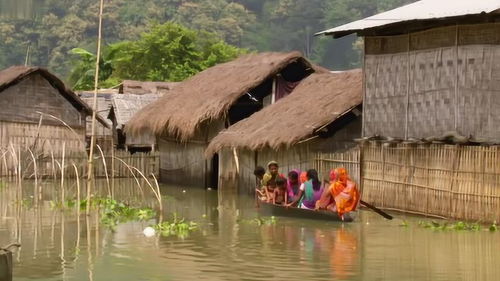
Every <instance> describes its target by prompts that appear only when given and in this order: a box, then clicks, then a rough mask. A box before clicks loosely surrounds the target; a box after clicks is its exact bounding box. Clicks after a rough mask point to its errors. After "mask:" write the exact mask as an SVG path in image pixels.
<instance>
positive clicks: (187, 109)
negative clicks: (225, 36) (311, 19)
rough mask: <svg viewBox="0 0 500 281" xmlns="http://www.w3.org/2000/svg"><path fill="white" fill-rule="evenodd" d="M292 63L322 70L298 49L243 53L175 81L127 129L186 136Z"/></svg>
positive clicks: (222, 114)
mask: <svg viewBox="0 0 500 281" xmlns="http://www.w3.org/2000/svg"><path fill="white" fill-rule="evenodd" d="M294 63H295V64H301V65H302V66H305V68H307V69H308V70H307V71H310V72H314V71H315V70H318V71H324V70H323V69H319V68H317V69H313V68H314V67H313V65H312V64H311V63H309V62H308V61H307V60H306V59H304V58H303V57H302V55H301V54H300V53H299V52H290V53H260V54H248V55H243V56H241V57H239V58H238V59H235V60H233V61H231V62H227V63H223V64H219V65H216V66H214V67H211V68H209V69H207V70H205V71H202V72H200V73H199V74H197V75H195V76H193V77H191V78H190V79H188V80H186V81H184V82H182V83H181V84H179V85H177V86H176V87H175V88H174V89H173V90H171V91H170V92H169V93H167V94H166V95H164V96H163V97H162V98H160V99H159V100H158V101H156V102H155V103H153V104H150V105H148V106H146V107H145V108H144V109H142V110H141V111H139V112H138V113H137V114H136V115H135V116H134V118H132V120H130V122H129V124H128V126H127V131H128V132H130V133H133V134H136V133H140V131H142V130H145V129H146V130H151V131H152V132H154V133H155V134H157V135H159V134H162V133H164V132H169V134H171V135H174V136H176V137H178V138H179V139H182V140H186V139H189V138H190V137H192V136H193V135H194V134H195V131H196V129H197V128H198V126H199V125H200V124H201V123H202V122H204V121H208V120H215V119H218V118H220V117H222V116H225V115H227V114H228V111H229V108H230V107H231V106H232V105H233V104H234V103H236V102H237V100H238V99H239V98H240V97H242V96H244V95H246V94H247V93H248V92H249V91H251V90H252V89H254V88H256V87H257V86H259V85H261V84H262V83H263V82H264V81H265V80H266V79H268V78H271V77H272V76H273V75H275V74H277V73H279V72H280V71H282V70H283V69H284V68H286V67H289V66H290V65H291V64H294Z"/></svg>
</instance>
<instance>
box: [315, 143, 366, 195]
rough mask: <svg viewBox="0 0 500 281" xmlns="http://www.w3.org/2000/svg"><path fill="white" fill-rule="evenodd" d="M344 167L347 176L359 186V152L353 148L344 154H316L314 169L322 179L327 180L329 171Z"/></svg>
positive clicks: (357, 148) (356, 148)
mask: <svg viewBox="0 0 500 281" xmlns="http://www.w3.org/2000/svg"><path fill="white" fill-rule="evenodd" d="M340 167H344V168H346V170H347V172H348V173H349V176H350V177H351V179H352V180H354V181H355V182H356V183H358V185H359V186H360V184H361V181H360V172H361V171H360V150H359V147H355V148H353V149H351V150H349V151H345V152H337V153H335V152H332V153H325V152H319V153H316V157H315V159H314V168H315V169H316V170H317V171H318V172H319V174H320V176H321V178H322V179H328V176H329V173H330V171H331V170H333V169H336V168H340Z"/></svg>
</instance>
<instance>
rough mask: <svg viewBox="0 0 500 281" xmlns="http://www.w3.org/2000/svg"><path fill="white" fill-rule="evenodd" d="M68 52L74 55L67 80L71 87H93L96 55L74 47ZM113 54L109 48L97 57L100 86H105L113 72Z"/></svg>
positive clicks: (85, 88) (84, 88) (75, 88)
mask: <svg viewBox="0 0 500 281" xmlns="http://www.w3.org/2000/svg"><path fill="white" fill-rule="evenodd" d="M70 54H72V55H74V56H75V57H76V58H75V59H74V67H73V69H72V70H71V73H70V75H69V82H70V84H71V85H73V89H74V90H90V89H93V88H94V78H95V62H96V59H97V56H96V55H95V54H93V53H91V52H89V51H87V50H85V49H82V48H74V49H72V50H71V51H70ZM114 54H115V52H114V50H113V49H109V50H107V52H105V54H104V56H101V58H100V59H99V81H100V86H101V87H106V86H108V85H109V83H110V81H108V79H109V78H110V76H111V74H112V73H113V66H112V59H113V57H114Z"/></svg>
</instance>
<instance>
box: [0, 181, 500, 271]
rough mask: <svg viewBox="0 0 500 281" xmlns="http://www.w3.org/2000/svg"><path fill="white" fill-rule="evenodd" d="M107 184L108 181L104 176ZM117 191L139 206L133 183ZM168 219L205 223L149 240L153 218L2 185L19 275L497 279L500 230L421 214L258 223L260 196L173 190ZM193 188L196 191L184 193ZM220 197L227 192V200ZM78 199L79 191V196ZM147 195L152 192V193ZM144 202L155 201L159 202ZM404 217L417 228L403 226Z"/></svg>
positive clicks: (1, 215) (1, 233)
mask: <svg viewBox="0 0 500 281" xmlns="http://www.w3.org/2000/svg"><path fill="white" fill-rule="evenodd" d="M103 183H104V182H103ZM117 186H118V187H117V188H116V190H115V194H116V196H117V197H118V198H121V199H122V200H127V201H130V202H132V203H133V204H138V203H137V202H140V201H141V200H140V198H141V195H140V193H139V192H137V188H135V187H134V185H133V183H131V182H130V181H122V182H119V183H118V184H117ZM162 188H163V190H162V191H163V194H164V195H167V196H166V197H165V199H164V204H165V207H166V210H165V212H164V213H165V216H168V215H169V214H172V213H173V212H176V213H177V214H178V215H179V217H184V218H186V219H189V220H193V221H196V222H198V223H199V224H200V228H199V229H198V230H196V231H194V232H192V233H191V234H190V235H189V236H188V237H184V238H180V237H175V236H174V237H153V238H146V237H144V235H143V234H142V230H143V229H144V228H145V227H146V226H148V225H150V224H152V223H153V222H154V221H149V222H129V223H124V224H120V225H119V226H118V227H117V228H116V230H115V231H111V230H109V229H108V228H106V227H104V226H103V225H100V224H99V223H98V222H99V218H98V216H96V215H95V214H93V215H91V216H90V217H87V216H85V215H81V216H80V217H79V218H78V217H77V216H76V211H75V210H73V211H60V210H53V209H51V207H50V202H49V201H50V200H51V199H52V198H53V197H54V196H56V194H57V192H58V185H57V184H55V185H53V184H51V183H49V182H46V183H44V185H43V190H44V192H43V202H40V203H39V204H38V206H37V207H34V206H32V205H31V204H30V203H29V202H30V201H31V200H30V190H31V189H32V188H31V187H29V184H28V186H27V187H25V188H24V190H23V195H22V196H23V198H25V199H27V200H22V201H20V200H19V199H18V197H16V196H19V194H18V193H17V192H16V187H15V186H12V185H8V184H5V183H4V184H3V185H2V187H0V245H6V244H8V243H10V242H12V241H17V240H19V241H20V242H21V244H22V248H21V249H20V250H19V251H17V252H15V254H14V259H15V264H14V266H15V268H14V276H15V277H14V280H35V279H36V280H196V279H199V280H497V279H498V276H500V269H499V267H498V266H496V261H498V260H499V259H500V251H499V245H500V233H497V232H495V233H490V232H488V231H486V230H483V231H478V232H467V231H434V230H431V229H426V228H422V227H419V226H418V225H417V222H418V221H421V220H425V219H423V218H419V217H409V216H403V215H401V214H394V216H395V217H397V219H395V220H393V221H386V220H384V219H383V218H381V217H379V216H378V215H376V214H373V213H371V212H369V211H360V212H359V213H358V217H357V221H356V222H354V223H351V224H342V223H329V222H315V221H306V220H296V219H285V218H278V219H277V222H276V223H275V224H269V225H267V224H264V225H258V224H255V223H249V222H248V220H250V219H252V218H255V217H256V216H257V213H256V210H255V208H254V204H253V202H252V198H249V197H247V196H238V195H236V194H235V193H234V192H221V191H219V192H218V191H205V190H199V189H186V188H176V187H169V186H163V187H162ZM183 190H186V192H183ZM218 193H219V196H217V195H218ZM69 196H71V194H70V195H69ZM146 197H147V196H146ZM144 205H150V206H153V205H154V201H152V200H151V201H150V202H149V203H147V204H144ZM401 219H405V220H406V221H408V223H409V226H408V227H401V226H400V224H401Z"/></svg>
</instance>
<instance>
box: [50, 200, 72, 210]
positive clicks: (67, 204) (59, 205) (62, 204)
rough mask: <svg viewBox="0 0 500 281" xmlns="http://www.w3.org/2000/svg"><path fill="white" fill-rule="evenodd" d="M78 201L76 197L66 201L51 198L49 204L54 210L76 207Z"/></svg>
mask: <svg viewBox="0 0 500 281" xmlns="http://www.w3.org/2000/svg"><path fill="white" fill-rule="evenodd" d="M76 203H77V202H76V200H74V199H68V200H64V201H56V200H51V201H50V202H49V205H50V208H51V209H52V210H65V209H72V208H74V207H75V206H76Z"/></svg>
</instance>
